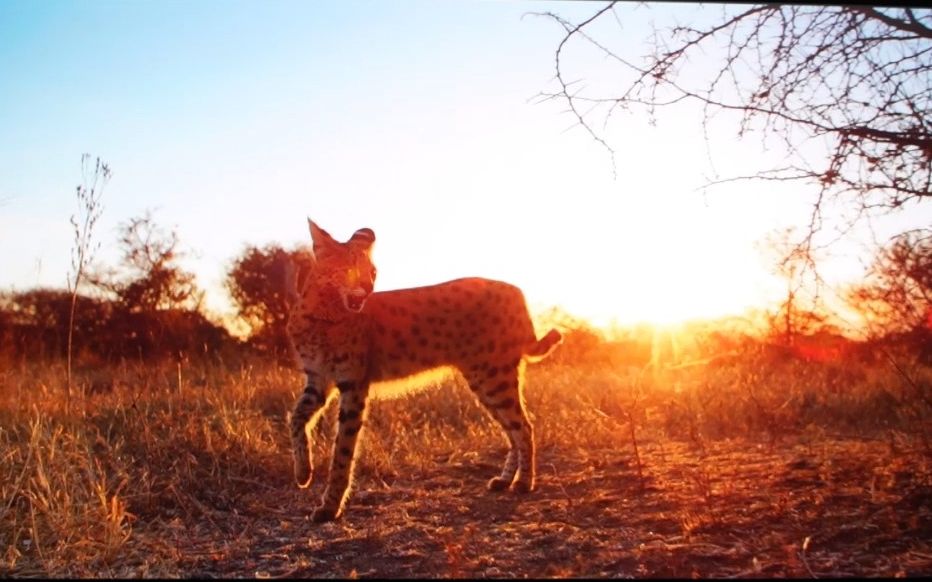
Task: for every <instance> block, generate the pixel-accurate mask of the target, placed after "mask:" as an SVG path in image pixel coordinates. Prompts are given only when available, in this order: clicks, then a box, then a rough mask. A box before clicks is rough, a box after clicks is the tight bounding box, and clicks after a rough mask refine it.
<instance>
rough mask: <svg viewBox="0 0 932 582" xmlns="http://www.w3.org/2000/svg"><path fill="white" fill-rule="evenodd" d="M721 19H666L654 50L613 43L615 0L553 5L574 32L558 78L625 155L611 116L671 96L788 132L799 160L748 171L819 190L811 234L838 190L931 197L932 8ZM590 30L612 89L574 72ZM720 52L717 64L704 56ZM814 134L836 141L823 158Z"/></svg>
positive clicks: (858, 211)
mask: <svg viewBox="0 0 932 582" xmlns="http://www.w3.org/2000/svg"><path fill="white" fill-rule="evenodd" d="M721 10H722V15H721V18H720V19H719V20H718V22H717V24H713V25H709V26H704V27H698V28H697V27H693V26H690V25H685V26H673V27H671V28H668V29H665V30H657V31H655V32H654V36H653V39H652V49H651V50H650V54H649V55H648V56H647V57H646V58H645V59H644V61H643V62H636V59H635V58H632V57H629V56H627V55H621V54H617V53H616V52H614V51H613V50H612V49H610V48H608V46H607V45H608V39H606V38H605V37H604V36H602V37H597V36H595V35H596V34H600V33H599V32H598V31H597V29H596V28H595V26H594V23H595V22H597V21H602V20H606V21H608V22H609V23H610V22H611V21H610V20H609V19H611V18H612V17H614V18H615V20H616V22H617V23H618V25H619V28H620V26H621V23H622V21H623V19H622V18H621V17H620V16H619V15H618V14H617V13H616V2H611V3H609V4H607V5H605V6H604V7H602V8H600V9H599V10H597V11H596V12H595V13H594V14H593V15H592V16H590V17H589V18H588V19H586V20H584V21H583V22H581V23H579V24H573V23H570V22H568V21H567V20H565V19H564V18H562V17H560V16H558V15H556V14H553V13H547V14H546V16H548V17H550V18H552V19H554V20H556V21H557V22H558V23H559V24H560V25H562V26H563V28H564V30H565V31H566V34H565V35H564V37H563V39H562V40H561V42H560V43H559V46H558V47H557V49H556V82H557V85H558V87H557V89H556V91H552V92H543V93H542V94H541V95H542V97H543V98H545V99H559V100H562V101H564V102H565V103H566V104H567V105H568V107H569V110H570V112H571V114H572V115H573V116H574V117H575V119H576V121H578V123H579V124H580V125H581V126H582V127H583V128H585V130H586V131H588V132H589V133H590V134H591V135H592V137H593V138H594V139H596V140H597V141H598V142H599V143H601V144H602V145H603V146H604V147H605V148H606V149H607V151H608V152H610V153H611V155H612V160H613V164H614V151H613V149H612V148H611V146H610V144H609V143H608V142H607V141H606V139H605V138H604V136H603V133H602V132H601V131H600V129H599V128H600V127H604V124H607V123H608V122H609V120H610V117H611V115H612V113H613V112H615V111H617V110H643V111H645V112H646V113H647V114H648V115H649V116H650V117H651V119H654V118H655V116H656V114H657V113H658V111H659V110H661V109H664V108H667V107H670V106H673V105H675V104H677V103H682V102H689V101H692V102H696V103H699V104H701V105H702V107H703V112H704V117H703V121H702V124H703V126H704V127H706V126H707V124H708V122H709V121H710V119H711V118H712V117H713V116H715V115H718V114H719V113H723V112H735V113H737V117H736V120H737V125H738V132H739V136H744V135H745V134H746V133H747V132H751V131H761V132H764V134H765V135H776V136H779V137H780V138H781V139H782V142H783V144H784V146H785V148H786V150H787V151H788V152H789V157H788V160H789V162H788V163H787V164H786V165H784V166H781V167H774V168H768V169H763V170H761V171H758V172H756V173H753V174H748V175H743V176H733V177H729V178H726V179H724V180H719V181H718V182H713V183H720V182H724V181H729V180H735V179H751V178H753V179H762V180H777V181H802V182H807V183H810V184H813V185H814V186H815V188H816V191H817V197H816V198H815V200H814V204H813V207H812V217H811V220H810V224H809V229H808V232H807V237H806V239H805V241H804V242H805V248H809V245H810V244H811V239H812V236H813V234H814V233H815V232H817V231H818V230H819V229H820V228H821V226H822V211H823V207H824V202H825V201H826V200H828V199H829V198H830V197H831V198H833V199H835V200H839V201H841V202H842V203H843V204H844V206H845V207H847V208H849V209H851V210H853V211H854V214H853V215H852V218H851V219H850V220H851V222H852V223H855V222H857V221H858V220H860V219H862V218H864V217H867V216H870V215H871V214H872V213H876V212H880V213H885V212H886V213H888V212H890V211H894V210H897V209H902V208H905V207H907V206H913V207H915V206H916V205H917V204H919V203H923V202H927V201H928V200H929V199H930V197H932V192H930V190H932V188H930V185H932V182H930V180H932V172H930V162H932V120H930V111H932V84H930V74H932V11H930V10H928V9H918V8H874V7H870V6H815V5H783V4H766V5H758V6H747V5H727V6H723V7H722V8H721ZM573 41H580V42H584V43H588V44H589V45H590V46H592V47H595V49H596V50H598V51H599V52H601V53H602V54H603V55H604V57H605V65H604V66H606V67H617V68H616V69H612V73H613V79H615V82H616V83H617V85H615V86H614V88H613V89H610V90H608V91H604V90H603V89H600V86H599V85H596V86H595V88H592V87H582V86H580V85H579V84H577V82H576V80H571V79H570V74H571V73H570V71H568V70H567V64H566V62H567V59H566V58H565V57H566V53H565V51H566V50H567V49H568V47H569V45H570V44H571V43H572V42H573ZM710 59H712V60H713V62H714V63H715V64H714V66H713V67H712V68H711V70H710V72H709V74H708V75H707V76H699V75H696V74H695V73H696V70H697V66H696V65H695V63H697V62H703V61H706V62H708V61H709V60H710ZM813 143H824V144H825V147H826V150H825V153H824V156H823V157H822V158H821V159H813V157H812V155H811V153H809V152H810V148H811V147H812V144H813Z"/></svg>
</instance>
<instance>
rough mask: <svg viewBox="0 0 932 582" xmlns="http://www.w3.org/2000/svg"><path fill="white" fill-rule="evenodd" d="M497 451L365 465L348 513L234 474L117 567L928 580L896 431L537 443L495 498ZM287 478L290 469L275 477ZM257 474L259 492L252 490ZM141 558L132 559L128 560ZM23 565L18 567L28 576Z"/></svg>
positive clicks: (928, 498) (931, 537)
mask: <svg viewBox="0 0 932 582" xmlns="http://www.w3.org/2000/svg"><path fill="white" fill-rule="evenodd" d="M503 456H504V449H503V448H502V450H500V451H497V450H493V448H491V447H490V448H488V449H487V450H483V451H481V452H476V451H457V452H455V453H448V454H439V453H438V455H437V456H436V457H435V458H434V461H435V463H434V464H433V466H430V467H427V468H424V469H421V470H414V469H412V470H410V471H408V472H406V471H404V470H400V471H399V475H398V477H397V478H395V479H394V481H393V482H390V483H387V482H381V481H376V480H375V479H373V478H366V477H365V476H363V477H362V478H361V479H360V480H359V482H358V484H357V487H356V490H355V492H354V494H353V495H352V497H351V498H350V500H349V503H348V506H347V509H346V512H345V515H344V517H343V518H342V519H341V520H339V521H337V522H334V523H327V524H314V523H312V522H311V521H310V519H309V517H308V515H309V513H310V512H311V511H312V509H313V507H314V505H315V504H316V502H317V500H318V498H319V495H320V493H321V488H322V482H323V479H324V478H325V476H321V475H318V476H316V477H315V479H316V482H315V484H314V485H313V486H312V488H311V490H310V491H308V490H299V489H298V488H297V487H296V486H294V485H293V484H291V482H290V475H282V476H276V478H275V480H274V481H272V482H268V483H259V482H255V483H252V484H250V483H239V484H237V485H238V487H237V488H238V489H239V490H241V491H247V493H244V494H242V495H240V496H239V498H238V499H236V501H235V503H233V504H231V506H230V507H228V508H224V509H219V508H215V507H214V508H208V507H200V508H191V509H192V510H193V511H196V512H198V511H199V512H200V519H199V520H198V522H197V524H196V525H194V526H193V527H192V525H191V523H190V520H189V519H188V520H185V522H187V523H185V522H182V520H181V519H175V520H171V519H169V520H168V521H164V520H162V519H161V518H159V519H156V520H154V521H150V522H148V523H144V522H143V520H137V521H136V522H135V523H134V524H133V541H131V542H129V544H128V546H133V548H132V549H131V548H130V547H126V548H125V549H126V550H127V553H126V554H124V555H123V556H120V557H115V558H116V559H115V560H114V563H113V567H111V568H107V567H103V568H102V569H101V572H107V573H108V574H109V575H113V576H120V575H132V576H146V575H159V574H171V575H178V576H182V577H195V576H196V577H207V578H212V577H242V578H277V577H295V578H307V577H313V578H347V577H349V578H355V577H359V578H365V577H386V578H400V577H415V578H418V577H420V578H424V577H480V578H482V577H486V578H512V577H515V578H522V577H575V576H585V577H618V578H628V577H686V578H689V577H739V578H740V577H806V578H812V577H829V576H830V577H840V576H869V577H870V576H898V577H900V576H908V577H909V576H928V575H932V478H930V474H932V471H930V467H932V462H930V459H929V457H928V456H927V455H925V454H923V453H921V452H918V451H909V450H902V448H901V446H900V445H898V444H897V443H896V442H894V441H890V442H884V441H869V442H865V441H862V440H844V439H833V440H824V441H821V442H810V443H802V442H797V443H783V444H777V445H775V446H773V447H768V446H767V445H766V444H756V443H749V442H744V441H720V442H716V443H709V444H706V445H704V446H703V447H702V448H697V447H696V446H693V445H690V444H689V443H673V442H665V443H650V442H648V443H643V444H642V446H641V447H640V458H641V463H642V469H641V471H640V474H639V470H638V463H637V458H636V457H635V456H634V454H633V452H632V449H631V447H630V446H627V447H621V448H619V449H612V450H595V451H592V450H590V451H570V452H568V451H565V450H561V451H558V450H541V451H540V452H539V479H538V489H537V491H535V492H534V493H532V494H529V495H525V496H516V495H514V494H511V493H507V492H503V493H490V492H487V491H486V490H485V481H486V479H487V478H489V477H491V476H493V475H496V474H497V473H498V470H499V467H500V464H499V463H500V461H501V460H502V458H503ZM279 477H280V478H279ZM250 485H251V487H250ZM132 556H136V557H135V558H133V557H132ZM21 574H25V573H24V572H21Z"/></svg>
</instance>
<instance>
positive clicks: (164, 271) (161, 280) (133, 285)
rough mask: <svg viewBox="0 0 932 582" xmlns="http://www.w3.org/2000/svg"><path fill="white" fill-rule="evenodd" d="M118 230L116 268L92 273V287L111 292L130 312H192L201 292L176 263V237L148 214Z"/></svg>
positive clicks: (199, 301) (136, 218)
mask: <svg viewBox="0 0 932 582" xmlns="http://www.w3.org/2000/svg"><path fill="white" fill-rule="evenodd" d="M119 229H120V231H119V232H120V235H119V245H120V247H121V249H122V257H121V259H120V268H119V269H109V270H107V271H104V272H101V271H98V272H97V273H95V275H94V276H93V282H94V283H95V285H97V286H98V287H100V288H102V289H105V290H106V291H109V292H111V293H112V294H113V295H115V296H116V298H117V300H118V301H119V302H120V304H121V305H122V307H123V308H124V309H127V310H129V311H131V312H148V311H157V310H167V309H186V310H192V311H196V310H197V309H198V307H199V305H200V303H201V300H202V299H203V292H202V291H201V290H199V289H198V287H197V285H196V283H195V279H194V274H192V273H189V272H187V271H185V270H183V269H182V268H181V267H180V266H179V265H178V263H177V261H178V259H179V258H181V256H182V254H181V253H180V251H179V250H178V246H179V239H178V234H177V233H176V232H175V231H170V232H165V231H164V230H162V229H161V228H159V226H158V225H157V224H156V223H155V221H154V219H153V217H152V213H151V211H147V212H146V213H145V214H144V215H143V216H140V217H135V218H131V219H130V220H129V221H128V222H125V223H122V224H121V225H120V227H119Z"/></svg>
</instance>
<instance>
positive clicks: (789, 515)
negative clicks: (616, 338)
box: [0, 356, 932, 577]
mask: <svg viewBox="0 0 932 582" xmlns="http://www.w3.org/2000/svg"><path fill="white" fill-rule="evenodd" d="M911 374H912V380H913V384H908V383H905V382H904V381H903V380H902V379H901V378H900V377H898V376H897V374H896V373H895V372H893V371H890V370H886V369H880V368H878V369H873V368H863V367H858V366H853V365H851V364H848V365H842V364H807V363H802V362H795V361H790V362H785V363H783V364H779V363H773V362H766V361H763V360H760V361H758V360H754V359H753V358H752V357H751V356H748V357H746V358H743V359H740V360H734V361H731V362H725V363H721V362H719V363H717V364H715V365H714V366H712V365H709V366H700V367H692V368H683V369H673V370H666V371H659V372H658V371H653V372H652V371H646V370H639V369H633V368H631V369H627V370H623V371H622V370H619V369H608V368H605V367H599V366H594V365H583V364H580V365H577V366H569V365H565V364H546V363H545V364H541V365H538V366H536V367H531V368H530V369H529V378H528V384H529V385H528V390H527V396H528V406H529V409H530V410H531V412H532V415H533V416H534V419H535V426H536V433H537V439H538V445H539V450H540V453H539V457H540V459H539V463H540V468H539V471H540V480H539V481H540V482H539V491H537V492H536V493H534V494H532V495H530V496H527V497H514V496H512V495H510V494H504V495H503V494H492V493H488V492H486V491H485V490H484V483H485V481H486V479H487V478H488V477H490V476H493V475H495V474H497V473H498V470H499V468H500V462H501V461H502V460H503V459H504V455H505V452H506V448H505V440H504V438H503V436H502V435H501V434H500V433H499V431H498V428H497V427H496V426H495V425H494V424H493V423H492V421H491V420H489V419H488V417H487V416H486V414H485V412H484V411H483V410H482V409H481V408H480V407H479V405H478V404H477V403H476V402H475V401H474V399H473V397H472V395H471V394H470V393H469V391H468V389H467V388H466V387H465V386H464V385H461V384H459V383H456V382H453V383H450V384H448V385H445V386H442V387H439V388H438V389H434V390H431V391H428V392H423V393H419V394H416V395H413V396H410V397H406V398H402V399H399V400H395V401H384V402H375V403H374V404H373V406H372V410H371V415H370V423H369V425H368V429H367V431H366V432H365V433H364V443H363V447H364V448H363V455H362V458H361V460H360V463H359V470H358V480H357V483H356V485H355V488H356V491H355V492H354V494H353V496H352V497H351V499H350V502H349V506H348V509H347V512H346V516H345V518H344V519H343V520H342V521H340V522H337V523H333V524H324V525H320V526H317V525H313V524H312V523H311V522H310V521H309V520H308V519H307V514H308V513H309V511H310V510H311V509H312V507H313V505H314V504H315V503H316V501H317V497H318V496H319V493H320V483H321V481H322V480H323V479H324V478H325V477H326V471H327V467H326V465H327V462H328V460H329V451H328V450H327V447H328V446H329V438H328V439H324V438H323V437H324V435H327V436H328V437H329V435H330V434H331V433H332V430H333V422H334V416H335V415H334V414H333V413H334V412H335V411H334V410H330V411H329V413H328V414H327V415H325V418H324V421H323V422H322V424H321V427H320V429H319V431H318V433H317V439H316V442H315V447H316V451H315V452H316V455H317V456H316V461H317V467H316V473H315V479H316V481H315V485H314V486H313V488H312V491H311V492H310V493H309V492H308V491H304V490H298V489H297V488H296V487H295V486H294V485H293V483H292V476H291V457H290V451H289V439H288V430H287V428H286V427H287V423H286V419H287V414H288V412H289V411H290V409H291V406H292V403H293V399H294V397H295V396H296V395H297V393H298V390H299V389H300V387H301V385H302V378H301V377H300V375H299V374H297V373H295V372H292V371H290V370H284V369H280V368H275V367H271V366H265V365H256V366H248V365H242V366H240V365H238V366H223V365H206V364H205V365H197V366H187V365H186V366H182V367H178V366H175V365H163V366H147V367H144V366H141V365H126V366H121V367H115V368H107V369H93V368H90V369H85V370H80V369H79V370H77V371H76V375H75V378H76V385H77V386H78V387H79V389H80V392H82V393H83V396H81V395H79V396H77V397H76V398H75V399H74V402H73V406H72V410H71V411H70V412H66V409H65V406H64V398H63V394H64V387H63V382H64V378H65V374H64V370H63V368H62V367H61V366H60V365H52V366H38V365H36V366H30V365H19V366H13V367H7V368H4V371H2V372H0V459H2V466H0V575H6V576H17V577H29V576H92V577H114V576H133V577H149V576H152V577H154V576H184V577H187V576H197V575H203V576H218V575H224V576H238V577H243V576H248V577H252V576H260V577H264V576H277V575H283V574H290V575H295V576H315V577H326V576H339V577H345V576H360V577H365V576H382V575H384V576H422V577H426V576H432V577H435V576H450V577H466V576H480V577H483V576H484V577H511V576H518V577H521V576H525V575H531V576H534V575H536V576H559V577H563V576H694V575H699V576H814V575H819V576H822V575H832V576H844V575H867V576H876V575H888V576H892V575H918V574H925V575H928V574H932V509H930V508H932V477H930V475H932V463H930V459H932V456H930V452H929V448H928V444H927V442H928V434H929V428H930V427H929V419H930V418H932V416H930V414H929V412H930V411H929V410H928V406H927V404H926V403H925V401H923V399H922V398H921V396H922V395H921V394H919V395H917V393H916V390H917V389H918V390H925V394H926V395H928V391H929V389H930V388H929V387H930V385H932V383H930V381H932V374H930V371H929V370H928V369H921V368H913V369H911Z"/></svg>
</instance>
